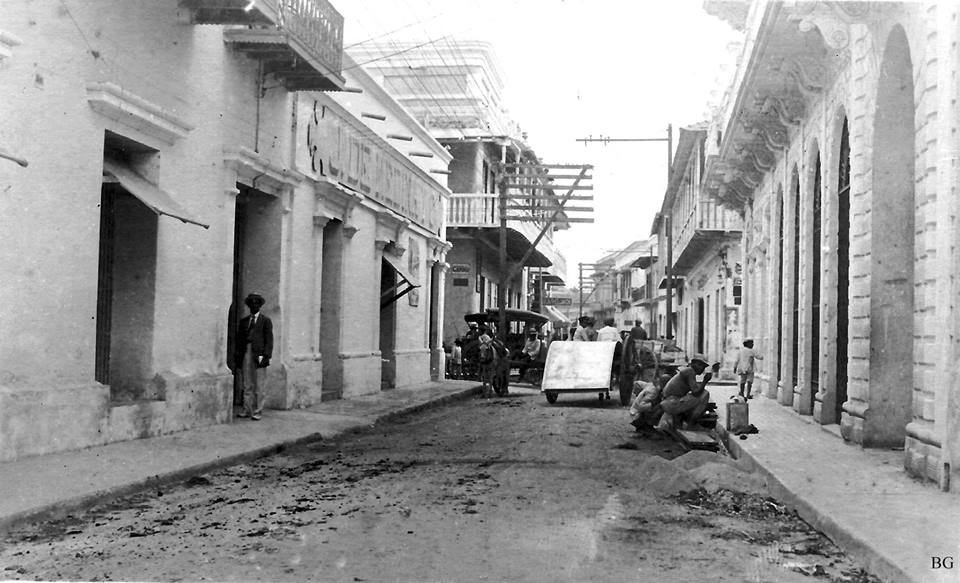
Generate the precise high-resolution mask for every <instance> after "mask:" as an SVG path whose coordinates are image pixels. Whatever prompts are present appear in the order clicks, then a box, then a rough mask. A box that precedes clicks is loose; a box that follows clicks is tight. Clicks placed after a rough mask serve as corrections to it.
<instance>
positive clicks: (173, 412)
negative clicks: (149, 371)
mask: <svg viewBox="0 0 960 583" xmlns="http://www.w3.org/2000/svg"><path fill="white" fill-rule="evenodd" d="M271 368H272V367H271ZM268 370H269V369H268ZM157 377H158V381H159V380H161V379H162V383H163V385H164V391H165V392H164V394H165V396H166V397H165V399H164V401H165V402H166V408H165V409H164V424H163V429H164V432H165V433H173V432H176V431H183V430H185V429H192V428H194V427H202V426H204V425H213V424H215V423H226V422H227V421H228V420H230V418H231V416H232V412H233V376H232V375H229V374H227V375H207V374H201V375H195V376H189V377H182V376H177V375H174V374H172V373H162V374H158V375H157ZM268 382H269V381H268Z"/></svg>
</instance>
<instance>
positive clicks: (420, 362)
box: [394, 348, 430, 387]
mask: <svg viewBox="0 0 960 583" xmlns="http://www.w3.org/2000/svg"><path fill="white" fill-rule="evenodd" d="M394 357H395V358H396V362H397V387H406V386H411V385H416V384H420V383H425V382H427V381H429V380H430V349H429V348H418V349H413V350H397V351H396V352H395V353H394Z"/></svg>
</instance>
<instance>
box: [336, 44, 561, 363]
mask: <svg viewBox="0 0 960 583" xmlns="http://www.w3.org/2000/svg"><path fill="white" fill-rule="evenodd" d="M351 54H352V55H353V56H354V58H356V59H357V61H359V62H367V63H369V64H368V65H366V68H367V70H368V71H369V72H370V74H371V75H372V76H373V78H374V79H375V80H377V81H378V82H379V83H380V84H382V85H383V86H384V87H386V88H387V89H388V90H389V91H390V92H391V94H392V95H393V96H394V97H395V98H396V99H397V101H398V102H400V103H401V104H402V105H403V106H404V107H406V108H407V109H408V110H409V111H410V112H411V114H412V115H413V116H414V118H416V119H417V120H418V121H419V122H420V123H421V124H423V125H424V126H425V127H426V128H427V129H428V130H429V131H430V133H431V135H433V136H434V137H435V138H436V139H437V140H438V141H439V142H440V143H442V144H443V145H444V146H445V147H446V148H447V150H448V151H449V152H450V154H451V155H452V156H453V160H452V162H451V163H450V167H449V179H448V184H449V187H450V190H451V191H452V194H451V198H450V205H449V211H448V215H447V233H446V236H447V240H448V241H449V242H450V243H451V244H452V245H453V247H452V249H451V250H450V252H449V254H448V256H447V257H448V263H449V264H450V270H451V273H450V276H449V277H448V279H447V283H446V289H445V291H444V294H445V301H446V306H445V316H444V322H443V327H442V336H443V338H444V340H445V342H447V343H449V344H452V343H453V340H454V339H455V338H457V337H459V336H461V335H462V334H463V333H464V332H465V331H466V328H467V323H466V322H465V321H464V319H463V316H464V315H465V314H469V313H473V312H477V311H481V310H484V309H486V308H491V307H497V306H498V304H499V300H498V298H500V297H501V294H502V297H503V303H504V305H505V306H506V307H508V308H518V309H529V308H530V307H531V300H533V299H535V295H536V294H534V293H532V291H533V290H535V289H539V286H540V283H539V282H540V281H541V280H542V281H544V282H546V281H547V279H548V278H549V279H550V281H552V282H558V281H559V282H562V279H563V278H564V277H566V263H565V260H564V258H563V255H562V254H561V253H560V251H559V249H558V248H557V246H556V244H555V243H554V239H553V235H554V232H555V231H556V230H558V229H565V228H568V226H569V225H568V224H567V223H565V222H564V221H563V218H565V216H564V215H563V214H561V216H560V217H559V219H560V220H558V221H556V222H555V223H553V224H552V225H551V226H549V227H547V228H546V231H545V232H544V233H543V236H542V237H540V236H539V235H540V232H541V231H542V230H543V228H544V227H545V225H546V224H547V223H548V221H547V219H548V218H549V217H548V216H547V215H546V214H545V213H539V212H537V211H536V210H535V209H521V208H516V207H519V206H524V205H526V201H523V200H518V199H512V198H510V195H511V194H513V195H517V196H520V195H531V194H535V195H543V196H545V197H553V196H555V194H554V193H553V192H552V191H550V190H545V189H536V190H534V189H533V188H532V187H533V183H532V182H531V183H530V184H531V188H527V189H524V188H520V187H516V186H515V185H517V184H522V183H524V181H525V180H526V179H525V178H524V177H523V174H524V173H529V172H530V170H529V169H522V168H517V169H510V170H509V171H504V170H503V168H504V166H503V165H507V164H524V165H538V164H540V160H539V158H538V157H537V156H536V153H535V152H534V150H533V149H532V148H531V147H530V146H529V145H528V144H527V142H526V136H525V135H524V134H523V133H522V132H521V131H520V128H519V127H518V126H517V124H516V123H514V122H513V121H512V120H510V117H509V115H508V112H507V111H506V109H505V108H504V107H503V105H502V102H503V99H502V92H503V79H502V74H501V71H500V66H499V64H498V62H497V59H496V56H495V54H494V52H493V48H492V46H491V45H489V44H488V43H483V42H470V41H467V42H457V41H445V42H438V43H433V44H432V45H430V46H421V45H418V44H415V43H386V44H378V43H365V44H364V45H362V46H358V47H356V48H354V49H352V50H351ZM498 169H500V170H498ZM505 182H507V183H509V184H510V185H508V186H505V185H504V183H505ZM501 194H505V195H506V198H503V197H501ZM503 204H505V205H506V207H507V208H503V209H501V205H503ZM541 206H542V205H541ZM501 212H503V213H505V214H509V215H510V216H517V215H521V216H523V220H512V219H511V220H507V221H506V224H505V227H506V228H505V229H504V230H505V240H504V241H503V243H505V247H506V265H505V266H503V267H502V266H501V265H500V257H499V253H500V246H501V239H500V227H501V220H500V219H501ZM535 242H536V243H537V245H536V247H535V248H534V249H533V251H532V252H531V253H527V251H528V250H529V249H530V248H531V246H532V245H533V243H535ZM521 263H522V265H521ZM511 273H512V274H515V275H514V276H513V277H510V274H511ZM543 274H546V275H545V276H543ZM541 276H543V277H541ZM536 307H537V309H538V310H540V311H541V312H544V313H549V310H547V309H546V305H543V306H540V305H538V306H536ZM548 315H550V316H552V317H554V318H556V315H553V314H548Z"/></svg>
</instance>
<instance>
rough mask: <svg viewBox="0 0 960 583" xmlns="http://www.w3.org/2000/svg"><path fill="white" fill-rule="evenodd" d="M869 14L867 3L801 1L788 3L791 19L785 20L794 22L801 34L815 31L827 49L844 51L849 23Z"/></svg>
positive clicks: (848, 39)
mask: <svg viewBox="0 0 960 583" xmlns="http://www.w3.org/2000/svg"><path fill="white" fill-rule="evenodd" d="M869 11H870V5H869V3H867V2H849V1H841V2H810V1H806V0H800V1H795V2H790V3H789V12H790V16H788V17H787V18H788V19H789V20H790V21H792V22H796V23H797V28H798V29H799V30H800V32H809V31H811V30H813V29H814V28H816V29H818V30H819V31H820V35H821V36H822V37H823V41H824V42H825V43H826V45H827V46H828V47H830V48H831V49H833V50H835V51H846V50H847V49H848V48H849V46H850V24H851V23H852V22H853V21H854V20H860V19H862V18H864V17H865V16H866V15H867V13H868V12H869Z"/></svg>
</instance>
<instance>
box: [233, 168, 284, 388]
mask: <svg viewBox="0 0 960 583" xmlns="http://www.w3.org/2000/svg"><path fill="white" fill-rule="evenodd" d="M237 189H238V190H239V191H240V192H239V194H238V195H237V201H236V207H235V212H234V225H233V290H232V294H233V298H232V302H231V304H230V313H229V316H228V326H227V347H228V355H227V359H228V365H229V366H230V368H231V370H236V363H237V362H239V359H240V357H241V355H240V354H238V352H239V351H241V350H242V349H243V347H241V346H237V341H236V339H237V338H238V336H239V335H238V330H237V326H238V325H239V323H240V320H241V319H242V318H243V317H244V316H246V315H247V311H246V306H244V303H243V299H244V298H245V297H246V296H247V295H248V294H250V293H258V294H260V295H262V296H263V297H264V299H265V300H266V304H265V305H264V306H263V308H262V311H263V314H264V315H265V316H269V317H270V318H272V319H273V320H274V334H275V335H276V334H277V332H278V324H279V319H278V318H276V316H277V314H276V308H275V306H277V305H278V304H279V301H278V295H279V293H280V223H281V208H280V203H279V201H278V200H277V198H276V197H274V196H272V195H270V194H268V193H266V192H263V191H260V190H256V189H254V188H251V187H249V186H247V185H245V184H239V183H238V184H237ZM233 404H234V405H235V406H238V407H239V406H241V405H242V404H243V387H242V386H241V385H240V379H239V376H238V375H234V385H233Z"/></svg>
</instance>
